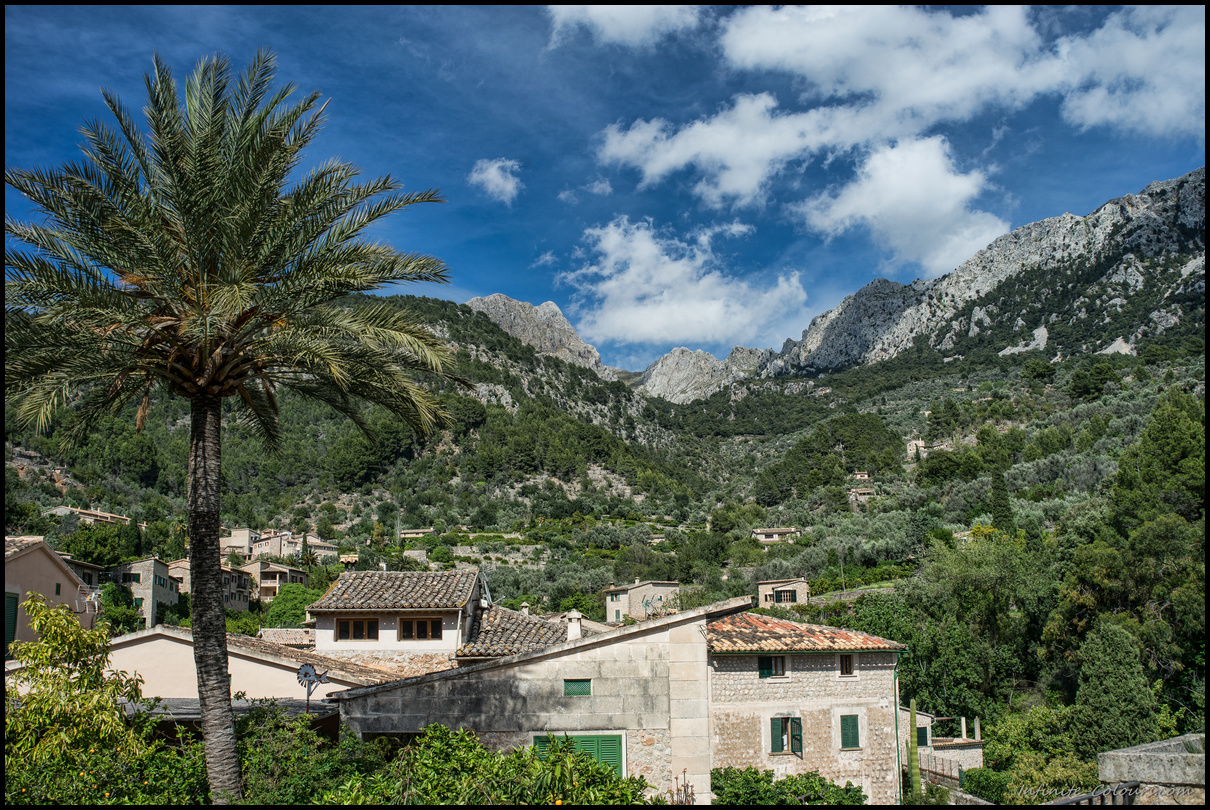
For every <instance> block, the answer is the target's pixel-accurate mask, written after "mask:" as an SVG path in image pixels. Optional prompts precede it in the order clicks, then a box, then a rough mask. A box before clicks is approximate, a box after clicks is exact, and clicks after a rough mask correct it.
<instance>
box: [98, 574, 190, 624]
mask: <svg viewBox="0 0 1210 810" xmlns="http://www.w3.org/2000/svg"><path fill="white" fill-rule="evenodd" d="M108 571H109V580H110V581H111V582H116V583H119V584H121V585H125V586H126V587H128V588H130V592H131V594H132V595H133V596H134V607H135V610H137V611H138V612H139V616H140V617H141V618H140V619H139V623H140V626H141V627H144V628H145V627H151V626H153V625H155V623H156V611H157V610H158V607H157V606H158V605H175V604H176V603H177V602H178V601H180V596H181V583H180V580H178V579H176V578H175V577H173V576H172V572H171V571H170V570H169V568H168V563H166V562H164V561H163V560H161V559H159V558H158V557H148V558H146V559H144V560H137V561H136V562H131V563H123V564H121V565H115V566H112V567H110V568H109V569H108Z"/></svg>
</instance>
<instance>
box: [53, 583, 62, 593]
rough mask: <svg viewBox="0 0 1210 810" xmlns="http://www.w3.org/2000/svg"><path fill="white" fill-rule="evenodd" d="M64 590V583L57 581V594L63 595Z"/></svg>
mask: <svg viewBox="0 0 1210 810" xmlns="http://www.w3.org/2000/svg"><path fill="white" fill-rule="evenodd" d="M62 591H63V583H62V582H56V583H55V596H59V595H61V593H62Z"/></svg>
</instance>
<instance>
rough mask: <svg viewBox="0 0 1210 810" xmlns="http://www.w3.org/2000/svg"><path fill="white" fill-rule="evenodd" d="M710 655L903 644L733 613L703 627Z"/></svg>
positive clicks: (898, 646)
mask: <svg viewBox="0 0 1210 810" xmlns="http://www.w3.org/2000/svg"><path fill="white" fill-rule="evenodd" d="M706 644H707V646H708V648H709V650H710V652H712V653H742V652H849V651H854V652H857V651H862V650H906V649H907V645H906V644H900V643H899V642H897V641H891V640H889V639H885V638H879V637H878V636H872V635H870V634H869V633H861V632H858V631H857V630H844V629H841V628H839V627H828V626H826V625H820V624H800V623H799V622H789V621H785V620H784V619H774V618H772V617H770V616H761V615H759V614H756V613H737V614H735V615H734V616H728V617H726V618H724V619H719V620H718V621H716V622H711V623H710V624H708V625H706Z"/></svg>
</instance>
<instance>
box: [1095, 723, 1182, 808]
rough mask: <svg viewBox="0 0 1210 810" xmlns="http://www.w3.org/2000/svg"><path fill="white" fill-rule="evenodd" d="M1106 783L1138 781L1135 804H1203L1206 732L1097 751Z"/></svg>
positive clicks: (1101, 776)
mask: <svg viewBox="0 0 1210 810" xmlns="http://www.w3.org/2000/svg"><path fill="white" fill-rule="evenodd" d="M1097 770H1098V773H1099V776H1100V779H1101V781H1102V782H1104V783H1105V784H1106V786H1107V787H1115V786H1118V785H1121V784H1122V783H1124V782H1139V783H1140V784H1139V787H1138V790H1137V793H1136V794H1135V795H1134V803H1135V804H1172V805H1175V804H1180V805H1204V804H1205V803H1206V735H1205V734H1186V735H1184V736H1182V737H1173V738H1172V739H1170V740H1161V741H1159V742H1154V743H1148V744H1147V745H1136V746H1134V747H1133V748H1122V749H1120V750H1117V751H1107V752H1106V753H1104V754H1098V755H1097Z"/></svg>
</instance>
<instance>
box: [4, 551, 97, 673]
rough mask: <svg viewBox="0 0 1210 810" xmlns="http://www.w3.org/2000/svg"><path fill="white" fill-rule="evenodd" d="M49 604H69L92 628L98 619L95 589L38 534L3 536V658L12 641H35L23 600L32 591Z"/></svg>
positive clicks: (88, 628)
mask: <svg viewBox="0 0 1210 810" xmlns="http://www.w3.org/2000/svg"><path fill="white" fill-rule="evenodd" d="M30 592H33V593H38V594H41V595H42V596H43V597H45V599H46V603H47V604H48V605H67V606H68V607H69V608H71V611H72V613H74V614H75V616H76V618H77V619H79V620H80V624H81V626H83V627H84V628H85V629H86V630H91V629H92V628H93V625H94V623H95V622H96V618H97V600H96V591H95V590H94V589H92V588H89V587H88V586H87V585H85V584H84V582H83V580H81V579H80V578H79V577H78V576H76V574H75V572H74V571H72V570H71V568H70V567H69V566H68V565H67V562H66V561H65V560H64V559H63V558H62V557H60V556H59V555H58V554H56V553H55V552H54V550H53V549H52V548H51V547H50V546H48V545H47V544H46V541H45V540H44V539H43V538H42V537H39V536H33V535H26V536H22V537H5V538H4V657H5V659H6V660H7V658H8V645H9V644H10V643H12V642H13V641H36V640H37V636H36V635H35V634H34V631H33V628H31V627H30V626H29V617H28V616H26V615H25V608H23V607H22V606H21V603H22V602H24V601H25V599H26V597H27V595H28V594H29V593H30Z"/></svg>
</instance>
